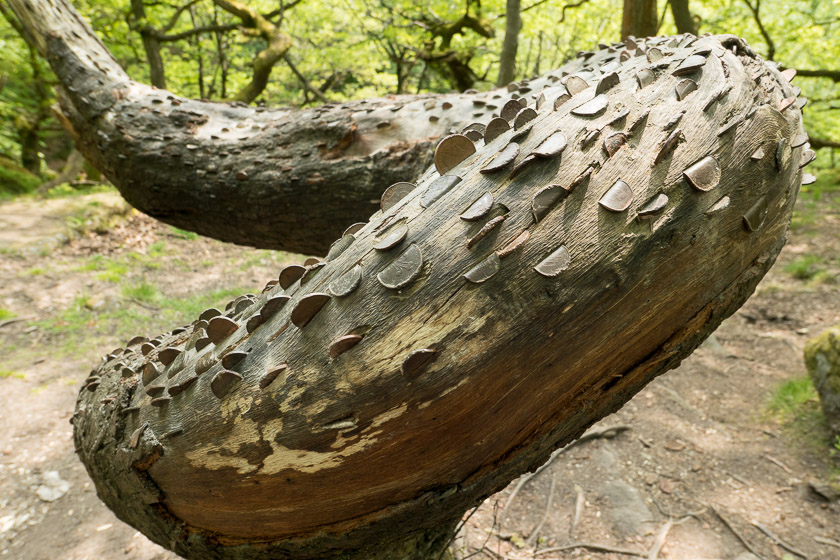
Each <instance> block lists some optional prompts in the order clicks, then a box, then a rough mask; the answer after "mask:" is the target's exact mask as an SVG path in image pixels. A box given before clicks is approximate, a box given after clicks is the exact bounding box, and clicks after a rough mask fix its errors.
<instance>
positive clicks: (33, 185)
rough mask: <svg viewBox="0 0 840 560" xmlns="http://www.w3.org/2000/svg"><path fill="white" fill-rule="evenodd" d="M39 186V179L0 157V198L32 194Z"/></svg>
mask: <svg viewBox="0 0 840 560" xmlns="http://www.w3.org/2000/svg"><path fill="white" fill-rule="evenodd" d="M0 119H2V117H0ZM0 128H2V125H0ZM0 134H2V132H0ZM40 184H41V178H40V177H38V176H37V175H33V174H32V173H30V172H29V171H27V170H26V169H24V168H23V167H21V166H19V165H17V164H16V163H14V162H13V161H11V160H9V159H6V158H4V157H0V197H4V196H10V195H19V194H24V193H28V192H32V191H34V190H35V189H37V188H38V186H39V185H40Z"/></svg>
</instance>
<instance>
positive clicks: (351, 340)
mask: <svg viewBox="0 0 840 560" xmlns="http://www.w3.org/2000/svg"><path fill="white" fill-rule="evenodd" d="M362 338H364V337H363V336H362V335H360V334H348V335H344V336H340V337H338V338H336V339H335V340H333V341H332V342H331V343H330V358H333V359H335V358H337V357H339V356H340V355H342V354H344V353H345V352H347V351H348V350H350V349H351V348H353V347H354V346H356V345H357V344H358V343H360V342H361V341H362Z"/></svg>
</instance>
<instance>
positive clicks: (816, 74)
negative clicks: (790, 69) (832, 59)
mask: <svg viewBox="0 0 840 560" xmlns="http://www.w3.org/2000/svg"><path fill="white" fill-rule="evenodd" d="M796 75H797V76H804V77H806V78H828V79H829V80H832V81H834V82H840V70H821V69H816V70H811V69H802V70H800V69H799V68H797V69H796Z"/></svg>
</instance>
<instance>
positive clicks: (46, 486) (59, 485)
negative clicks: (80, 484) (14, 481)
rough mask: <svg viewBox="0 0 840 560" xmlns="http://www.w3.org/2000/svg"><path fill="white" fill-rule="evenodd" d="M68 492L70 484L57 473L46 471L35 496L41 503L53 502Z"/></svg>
mask: <svg viewBox="0 0 840 560" xmlns="http://www.w3.org/2000/svg"><path fill="white" fill-rule="evenodd" d="M68 490H70V483H69V482H67V481H66V480H64V479H62V478H61V476H60V475H59V474H58V471H46V472H45V473H44V475H43V477H42V479H41V485H40V486H38V488H37V489H36V490H35V494H36V495H37V496H38V499H39V500H41V501H42V502H54V501H56V500H57V499H59V498H61V497H62V496H64V495H65V494H66V493H67V491H68Z"/></svg>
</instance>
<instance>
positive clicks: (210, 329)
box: [207, 317, 239, 344]
mask: <svg viewBox="0 0 840 560" xmlns="http://www.w3.org/2000/svg"><path fill="white" fill-rule="evenodd" d="M237 328H239V325H237V324H236V322H234V321H232V320H231V319H228V318H227V317H213V318H212V319H210V322H209V323H207V337H208V338H209V339H210V340H212V341H213V343H214V344H218V343H220V342H221V341H222V340H224V339H225V338H227V337H228V336H230V335H231V334H233V332H234V331H235V330H236V329H237Z"/></svg>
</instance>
